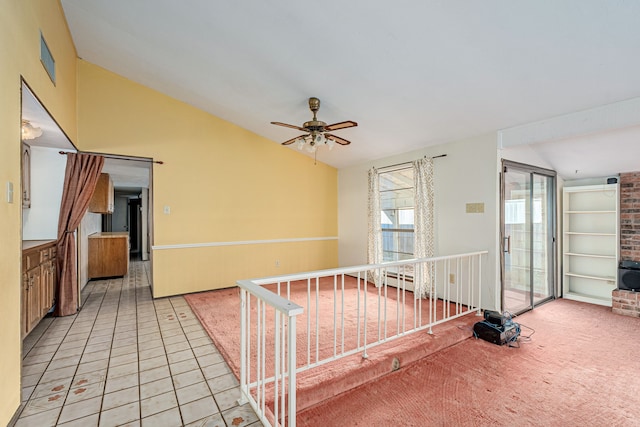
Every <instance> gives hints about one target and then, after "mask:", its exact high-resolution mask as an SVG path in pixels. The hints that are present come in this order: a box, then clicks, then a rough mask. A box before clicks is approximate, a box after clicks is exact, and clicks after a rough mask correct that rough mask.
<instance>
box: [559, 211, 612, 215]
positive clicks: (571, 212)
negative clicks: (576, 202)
mask: <svg viewBox="0 0 640 427" xmlns="http://www.w3.org/2000/svg"><path fill="white" fill-rule="evenodd" d="M564 213H568V214H614V213H616V211H565V212H564Z"/></svg>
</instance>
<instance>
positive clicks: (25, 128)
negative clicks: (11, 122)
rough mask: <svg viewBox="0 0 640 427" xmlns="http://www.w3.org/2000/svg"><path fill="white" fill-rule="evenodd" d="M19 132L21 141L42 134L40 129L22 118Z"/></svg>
mask: <svg viewBox="0 0 640 427" xmlns="http://www.w3.org/2000/svg"><path fill="white" fill-rule="evenodd" d="M21 134H22V140H23V141H26V140H30V139H36V138H38V137H39V136H42V129H40V128H39V127H35V126H33V125H32V124H31V123H30V122H29V120H22V129H21Z"/></svg>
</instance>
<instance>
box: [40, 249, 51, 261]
mask: <svg viewBox="0 0 640 427" xmlns="http://www.w3.org/2000/svg"><path fill="white" fill-rule="evenodd" d="M47 261H49V248H47V249H42V250H40V262H47Z"/></svg>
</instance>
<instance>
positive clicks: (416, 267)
mask: <svg viewBox="0 0 640 427" xmlns="http://www.w3.org/2000/svg"><path fill="white" fill-rule="evenodd" d="M486 254H487V251H482V252H473V253H467V254H461V255H452V256H442V257H432V258H422V259H413V260H406V261H398V262H388V263H382V264H376V265H362V266H356V267H348V268H339V269H332V270H322V271H316V272H309V273H301V274H291V275H285V276H279V277H269V278H263V279H256V280H241V281H238V285H239V287H240V297H241V304H242V308H241V345H240V347H241V348H240V358H241V363H240V388H241V390H242V395H243V397H242V399H241V400H243V401H248V402H250V404H251V406H252V407H253V409H254V410H255V411H256V413H257V414H258V416H259V418H260V420H261V421H262V422H263V423H264V424H265V425H269V426H270V425H281V426H284V425H288V426H295V413H296V374H297V373H299V372H302V371H305V370H308V369H311V368H314V367H317V366H320V365H323V364H326V363H328V362H331V361H334V360H337V359H339V358H342V357H345V356H349V355H352V354H356V353H361V354H362V357H364V358H366V357H368V354H367V350H368V349H370V348H372V347H374V346H376V345H380V344H383V343H385V342H388V341H391V340H394V339H397V338H399V337H402V336H406V335H407V334H410V333H414V332H417V331H423V330H426V331H427V332H429V333H431V332H432V328H433V326H435V325H438V324H440V323H443V322H446V321H448V320H452V319H455V318H458V317H460V316H464V315H466V314H468V313H472V312H475V313H480V303H481V290H482V286H481V285H482V259H483V256H484V255H486ZM414 281H415V282H422V283H425V284H426V292H425V295H424V296H425V297H423V298H415V295H414V293H413V285H414ZM432 297H433V298H432ZM321 314H322V315H321Z"/></svg>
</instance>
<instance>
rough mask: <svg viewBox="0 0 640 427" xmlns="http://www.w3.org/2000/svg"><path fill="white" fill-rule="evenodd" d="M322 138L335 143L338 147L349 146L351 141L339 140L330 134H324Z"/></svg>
mask: <svg viewBox="0 0 640 427" xmlns="http://www.w3.org/2000/svg"><path fill="white" fill-rule="evenodd" d="M324 137H325V138H327V139H330V140H332V141H335V142H337V143H338V144H340V145H349V144H351V141H347V140H346V139H344V138H340V137H339V136H335V135H331V134H330V133H325V134H324Z"/></svg>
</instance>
